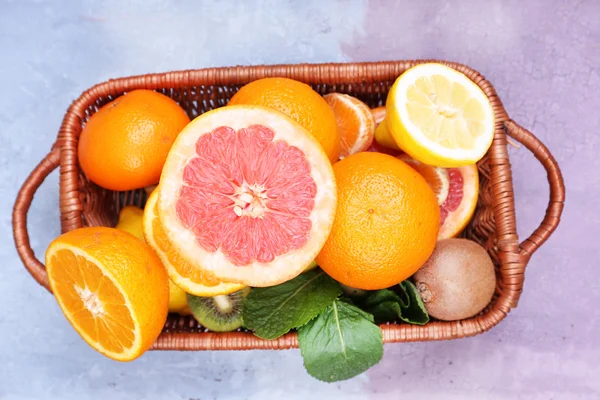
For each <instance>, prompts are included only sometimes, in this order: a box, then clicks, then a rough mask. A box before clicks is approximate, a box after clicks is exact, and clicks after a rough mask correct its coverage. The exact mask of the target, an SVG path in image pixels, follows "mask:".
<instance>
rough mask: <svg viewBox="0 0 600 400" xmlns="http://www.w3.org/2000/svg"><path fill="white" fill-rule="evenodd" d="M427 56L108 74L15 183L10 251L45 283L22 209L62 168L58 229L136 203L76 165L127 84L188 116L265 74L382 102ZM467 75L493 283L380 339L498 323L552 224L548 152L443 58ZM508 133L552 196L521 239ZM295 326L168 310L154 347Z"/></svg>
mask: <svg viewBox="0 0 600 400" xmlns="http://www.w3.org/2000/svg"><path fill="white" fill-rule="evenodd" d="M422 62H425V61H393V62H376V63H354V64H317V65H307V64H302V65H274V66H256V67H233V68H210V69H201V70H192V71H180V72H169V73H163V74H152V75H143V76H135V77H130V78H122V79H115V80H109V81H108V82H104V83H101V84H98V85H96V86H94V87H92V88H91V89H89V90H87V91H86V92H84V93H83V94H82V95H81V97H79V98H78V99H77V100H76V101H75V102H74V103H73V104H72V105H71V107H69V109H68V110H67V113H66V115H65V118H64V120H63V123H62V125H61V127H60V130H59V132H58V138H57V140H56V142H55V144H54V146H53V147H52V150H51V151H50V152H49V153H48V155H47V156H46V157H45V158H44V159H43V160H42V161H41V162H40V163H39V164H38V166H37V167H36V168H35V169H34V170H33V172H32V173H31V175H30V176H29V177H28V178H27V180H26V181H25V183H24V184H23V187H22V188H21V190H20V192H19V194H18V196H17V199H16V202H15V206H14V210H13V230H14V238H15V243H16V247H17V251H18V253H19V256H20V257H21V260H22V261H23V264H24V265H25V268H27V270H28V271H29V272H30V274H31V275H32V276H33V278H34V279H35V280H36V281H37V282H38V283H40V284H41V285H42V286H44V287H45V288H46V289H48V290H49V284H48V277H47V275H46V271H45V268H44V265H43V264H42V263H41V262H40V261H39V260H38V259H37V258H36V257H35V255H34V253H33V250H32V249H31V246H30V243H29V233H28V231H27V212H28V210H29V207H30V205H31V202H32V199H33V196H34V194H35V192H36V190H37V188H38V187H39V186H40V185H41V184H42V182H43V181H44V179H45V178H46V177H47V176H48V174H50V173H51V172H52V171H53V170H54V169H56V168H57V167H60V223H61V229H62V231H63V232H67V231H70V230H73V229H76V228H80V227H82V226H97V225H105V226H114V225H115V223H116V219H117V215H118V212H119V210H120V209H121V207H123V206H124V205H127V204H136V205H138V206H142V205H143V203H144V201H145V193H144V191H143V190H137V191H133V192H126V193H115V192H111V191H107V190H104V189H101V188H99V187H98V186H96V185H94V184H93V183H91V182H89V181H88V180H87V178H86V177H85V176H84V175H83V173H82V172H81V170H80V168H79V166H78V164H77V140H78V137H79V134H80V132H81V129H82V125H84V124H85V122H86V121H87V120H88V119H89V118H90V116H91V115H92V114H94V113H95V112H96V111H97V110H98V109H99V108H100V107H102V106H103V105H104V104H106V103H107V102H109V101H111V100H113V99H114V98H116V97H118V96H121V95H122V94H124V93H125V92H128V91H131V90H133V89H141V88H143V89H153V90H156V91H159V92H161V93H164V94H166V95H167V96H169V97H171V98H173V99H175V100H176V101H177V102H178V103H179V104H180V105H181V106H182V107H183V108H184V109H185V110H187V112H188V114H189V116H190V117H191V118H194V117H196V116H198V115H199V114H202V113H203V112H205V111H207V110H210V109H213V108H217V107H221V106H224V105H226V104H227V102H228V100H229V98H230V97H231V96H232V95H233V94H234V93H235V92H236V91H237V90H238V89H239V88H240V87H241V86H242V85H244V84H245V83H247V82H250V81H252V80H256V79H259V78H263V77H267V76H285V77H289V78H293V79H297V80H299V81H302V82H305V83H308V84H309V85H311V86H312V87H313V88H314V89H315V90H316V91H317V92H319V93H321V94H326V93H329V92H333V91H336V92H342V93H348V94H351V95H353V96H356V97H358V98H360V99H361V100H363V101H364V102H366V103H367V104H368V105H369V106H371V107H375V106H380V105H383V104H384V102H385V99H386V96H387V93H388V90H389V89H390V87H391V85H392V84H393V83H394V81H395V79H396V78H397V77H398V75H400V74H401V73H402V72H404V71H405V70H406V69H407V68H410V67H411V66H413V65H415V64H418V63H422ZM443 63H444V64H446V65H448V66H450V67H452V68H455V69H457V70H458V71H461V72H462V73H464V74H465V75H467V76H468V77H469V78H470V79H472V80H473V81H474V82H475V83H476V84H477V85H479V86H480V87H481V89H482V90H483V91H484V92H485V94H486V95H487V96H488V97H489V99H490V101H491V103H492V105H493V108H494V112H495V117H496V132H495V136H494V141H493V144H492V146H491V148H490V150H489V152H488V154H487V155H486V156H485V157H484V158H483V159H482V160H481V161H480V162H479V173H480V185H481V187H480V192H479V201H478V205H477V209H476V211H475V215H474V217H473V220H472V221H471V223H470V224H469V226H468V228H467V229H466V231H465V233H464V236H466V237H468V238H470V239H473V240H475V241H477V242H479V243H481V244H482V245H483V246H484V247H485V248H486V249H487V250H488V252H489V253H490V255H491V256H492V259H493V260H494V262H495V264H496V271H497V276H498V280H497V282H498V283H497V288H496V294H495V296H494V299H493V300H492V302H491V303H490V305H489V306H488V307H487V308H486V309H485V310H484V311H483V312H482V313H481V314H479V315H477V316H475V317H473V318H470V319H467V320H463V321H454V322H437V321H434V322H430V323H428V324H427V325H425V326H416V325H408V324H395V323H392V324H385V325H382V326H381V329H382V330H383V339H384V341H385V342H386V343H390V342H408V341H426V340H443V339H457V338H463V337H467V336H473V335H476V334H479V333H481V332H484V331H486V330H488V329H490V328H492V327H493V326H494V325H496V324H498V323H499V322H500V321H501V320H502V319H503V318H504V317H505V316H506V314H507V313H508V312H509V311H510V310H511V308H513V307H516V305H517V302H518V300H519V297H520V295H521V291H522V290H523V280H524V272H525V267H526V266H527V263H528V261H529V258H530V257H531V255H532V254H533V253H534V252H535V251H536V250H537V249H538V248H539V247H540V246H541V245H542V244H543V243H544V242H545V241H546V240H547V239H548V237H549V236H550V234H551V233H552V232H553V231H554V230H555V229H556V227H557V226H558V223H559V221H560V215H561V213H562V209H563V202H564V198H565V188H564V183H563V179H562V175H561V172H560V170H559V167H558V165H557V163H556V161H555V159H554V158H553V157H552V155H551V154H550V153H549V151H548V149H547V148H546V147H545V146H544V145H543V144H542V143H541V142H540V141H539V140H538V139H537V138H536V137H535V136H534V135H533V134H531V133H530V132H529V131H527V130H526V129H524V128H522V127H520V126H519V125H518V124H516V123H515V122H513V121H512V120H511V119H510V118H509V117H508V115H507V113H506V111H505V110H504V107H503V106H502V103H501V101H500V99H499V98H498V96H497V94H496V91H495V90H494V88H493V87H492V85H491V84H490V83H489V82H488V81H487V80H485V78H484V77H483V76H482V75H481V74H479V73H478V72H477V71H474V70H473V69H471V68H469V67H466V66H464V65H460V64H456V63H451V62H443ZM507 135H508V136H511V137H512V138H514V139H515V140H517V141H518V142H520V143H522V144H523V145H524V146H525V147H526V148H527V149H529V150H530V151H531V152H532V153H533V154H534V155H535V156H536V158H537V159H538V160H539V161H540V162H541V163H542V165H543V167H544V168H545V169H546V172H547V173H548V182H549V184H550V201H549V204H548V208H547V210H546V215H545V217H544V220H543V221H542V223H541V224H540V226H539V228H537V229H536V230H535V232H534V233H533V234H532V235H531V236H530V237H529V238H527V239H526V240H525V241H523V242H521V243H519V241H518V237H517V227H516V220H515V207H514V199H513V184H512V175H511V168H510V161H509V159H508V151H507ZM297 346H298V341H297V337H296V334H295V333H288V334H286V335H284V336H282V337H280V338H279V339H276V340H263V339H259V338H257V337H255V336H254V335H253V334H252V333H251V332H231V333H212V332H206V331H205V329H203V328H202V327H201V326H198V324H197V323H196V322H195V320H194V319H193V318H191V317H180V316H177V315H170V316H169V319H168V320H167V323H166V325H165V327H164V329H163V332H162V334H161V335H160V337H159V338H158V340H157V342H156V343H155V344H154V346H153V348H154V349H159V350H232V349H236V350H242V349H284V348H290V347H297Z"/></svg>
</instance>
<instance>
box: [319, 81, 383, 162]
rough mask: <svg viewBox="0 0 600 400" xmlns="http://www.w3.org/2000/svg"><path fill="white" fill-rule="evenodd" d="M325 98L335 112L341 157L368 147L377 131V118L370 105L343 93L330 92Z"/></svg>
mask: <svg viewBox="0 0 600 400" xmlns="http://www.w3.org/2000/svg"><path fill="white" fill-rule="evenodd" d="M323 98H324V99H325V101H326V102H327V104H329V106H330V107H331V108H332V109H333V113H334V114H335V119H336V122H337V126H338V132H339V135H340V158H344V157H348V156H349V155H351V154H354V153H358V152H360V151H365V150H366V149H368V148H369V146H370V145H371V143H373V135H374V133H375V118H374V117H373V115H372V114H371V110H370V109H369V107H368V106H367V105H366V104H365V103H363V102H362V101H360V100H359V99H357V98H356V97H352V96H349V95H347V94H342V93H330V94H328V95H325V96H323Z"/></svg>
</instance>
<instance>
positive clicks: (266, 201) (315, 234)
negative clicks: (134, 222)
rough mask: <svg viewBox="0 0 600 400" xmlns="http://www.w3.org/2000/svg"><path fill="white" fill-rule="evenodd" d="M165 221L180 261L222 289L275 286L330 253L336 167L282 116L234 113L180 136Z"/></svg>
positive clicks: (167, 170)
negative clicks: (227, 284) (218, 282)
mask: <svg viewBox="0 0 600 400" xmlns="http://www.w3.org/2000/svg"><path fill="white" fill-rule="evenodd" d="M158 193H159V199H158V206H159V216H160V219H161V222H162V224H163V227H164V228H165V231H166V233H167V236H168V237H169V239H170V241H171V243H172V244H173V246H174V247H175V248H176V250H177V251H179V253H180V254H181V255H182V256H183V257H185V258H186V259H187V260H189V261H190V262H191V263H196V264H197V265H198V266H199V267H200V268H202V269H205V270H208V271H211V272H212V273H213V274H214V275H215V276H216V277H217V279H221V280H223V281H226V282H237V283H241V284H244V285H247V286H257V287H264V286H272V285H276V284H279V283H281V282H285V281H287V280H289V279H292V278H294V277H295V276H297V275H298V274H300V273H301V272H302V271H303V270H304V269H305V268H306V267H307V266H308V265H309V264H310V263H311V262H312V261H313V260H314V258H315V256H316V255H317V254H318V252H319V251H320V250H321V248H322V247H323V245H324V243H325V241H326V240H327V237H328V236H329V233H330V231H331V226H332V224H333V218H334V216H335V209H336V203H337V193H336V186H335V178H334V175H333V170H332V168H331V163H330V161H329V159H328V157H327V155H326V154H325V153H324V152H323V150H322V148H321V146H320V145H319V143H318V142H317V141H316V139H314V138H313V137H312V136H311V135H310V134H309V133H308V131H307V130H306V129H304V128H303V127H302V126H300V125H299V124H298V123H297V122H295V121H293V120H292V119H290V118H288V117H287V116H285V115H284V114H282V113H280V112H279V111H276V110H273V109H269V108H265V107H260V106H241V105H236V106H227V107H223V108H219V109H216V110H213V111H209V112H207V113H205V114H202V115H201V116H200V117H198V118H196V119H195V120H194V121H192V122H191V123H190V124H189V125H188V126H187V127H186V128H185V129H184V130H183V131H182V132H181V133H180V135H179V137H178V138H177V140H176V141H175V143H174V144H173V147H172V148H171V151H170V152H169V155H168V157H167V161H166V163H165V166H164V169H163V173H162V176H161V180H160V186H159V188H158Z"/></svg>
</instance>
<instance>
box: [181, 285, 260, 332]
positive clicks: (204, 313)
mask: <svg viewBox="0 0 600 400" xmlns="http://www.w3.org/2000/svg"><path fill="white" fill-rule="evenodd" d="M249 292H250V288H249V287H247V288H244V289H242V290H239V291H237V292H233V293H230V294H223V295H219V296H214V297H198V296H194V295H192V294H189V293H188V294H187V298H188V305H189V307H190V310H191V311H192V314H193V315H194V318H196V321H198V322H199V323H200V325H202V326H204V327H205V328H207V329H209V330H211V331H214V332H230V331H234V330H236V329H238V328H240V327H241V326H242V308H243V305H244V300H245V299H246V296H247V295H248V293H249Z"/></svg>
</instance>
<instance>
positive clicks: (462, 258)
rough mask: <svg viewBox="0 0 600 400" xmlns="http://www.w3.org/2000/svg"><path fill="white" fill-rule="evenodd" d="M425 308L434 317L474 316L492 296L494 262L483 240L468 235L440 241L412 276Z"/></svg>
mask: <svg viewBox="0 0 600 400" xmlns="http://www.w3.org/2000/svg"><path fill="white" fill-rule="evenodd" d="M412 279H413V281H414V283H415V285H416V287H417V289H418V290H419V294H420V295H421V298H422V299H423V303H424V304H425V309H426V310H427V312H428V313H429V315H430V316H431V317H433V318H436V319H439V320H442V321H456V320H461V319H465V318H470V317H472V316H474V315H476V314H478V313H479V312H481V310H483V309H484V308H485V307H486V306H487V305H488V304H489V303H490V301H491V300H492V297H493V295H494V290H495V289H496V273H495V271H494V263H493V262H492V259H491V258H490V256H489V254H488V253H487V251H485V249H484V248H483V247H481V246H480V245H479V244H477V243H475V242H473V241H471V240H467V239H445V240H440V241H439V242H437V244H436V247H435V250H434V251H433V254H432V255H431V257H430V258H429V260H427V262H426V263H425V264H424V265H423V266H422V267H421V268H420V269H419V270H418V271H417V272H416V273H415V274H414V275H413V277H412Z"/></svg>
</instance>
